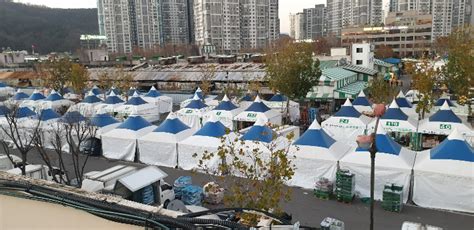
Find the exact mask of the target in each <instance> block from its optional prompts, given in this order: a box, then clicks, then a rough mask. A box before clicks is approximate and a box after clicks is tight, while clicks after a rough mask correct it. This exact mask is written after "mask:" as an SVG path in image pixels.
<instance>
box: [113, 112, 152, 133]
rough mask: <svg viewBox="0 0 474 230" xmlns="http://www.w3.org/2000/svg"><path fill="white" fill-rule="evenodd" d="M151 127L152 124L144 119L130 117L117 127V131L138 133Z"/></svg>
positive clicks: (134, 116) (135, 116)
mask: <svg viewBox="0 0 474 230" xmlns="http://www.w3.org/2000/svg"><path fill="white" fill-rule="evenodd" d="M149 126H151V124H150V122H148V121H147V120H145V119H144V118H143V117H141V116H137V115H130V116H129V117H128V118H127V120H125V121H124V122H123V123H122V124H120V125H119V126H118V127H117V129H129V130H133V131H138V130H140V129H143V128H146V127H149Z"/></svg>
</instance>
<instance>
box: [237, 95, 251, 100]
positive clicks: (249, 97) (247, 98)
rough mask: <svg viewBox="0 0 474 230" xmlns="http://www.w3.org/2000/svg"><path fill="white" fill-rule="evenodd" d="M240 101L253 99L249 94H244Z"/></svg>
mask: <svg viewBox="0 0 474 230" xmlns="http://www.w3.org/2000/svg"><path fill="white" fill-rule="evenodd" d="M240 101H253V100H252V96H250V94H245V96H244V97H242V99H240Z"/></svg>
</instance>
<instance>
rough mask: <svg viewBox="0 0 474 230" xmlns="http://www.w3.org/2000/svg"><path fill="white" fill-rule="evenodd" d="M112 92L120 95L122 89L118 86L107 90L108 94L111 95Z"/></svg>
mask: <svg viewBox="0 0 474 230" xmlns="http://www.w3.org/2000/svg"><path fill="white" fill-rule="evenodd" d="M112 92H114V94H115V95H120V90H118V89H117V88H115V87H113V86H112V88H110V89H109V90H107V92H106V94H107V95H110V94H111V93H112Z"/></svg>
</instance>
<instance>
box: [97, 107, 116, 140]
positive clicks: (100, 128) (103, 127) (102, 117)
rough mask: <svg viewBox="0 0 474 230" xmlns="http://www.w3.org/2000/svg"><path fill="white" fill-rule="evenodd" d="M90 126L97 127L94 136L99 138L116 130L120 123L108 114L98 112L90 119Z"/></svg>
mask: <svg viewBox="0 0 474 230" xmlns="http://www.w3.org/2000/svg"><path fill="white" fill-rule="evenodd" d="M90 124H91V125H92V126H95V127H97V132H96V135H97V136H98V137H101V136H102V134H103V133H106V132H108V131H110V130H112V129H115V128H117V127H118V126H119V125H120V122H119V121H117V120H116V119H115V118H113V117H112V116H110V114H108V113H103V112H98V113H96V114H95V115H94V116H93V117H92V118H91V119H90Z"/></svg>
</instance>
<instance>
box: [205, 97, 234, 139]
mask: <svg viewBox="0 0 474 230" xmlns="http://www.w3.org/2000/svg"><path fill="white" fill-rule="evenodd" d="M241 111H242V109H240V108H239V107H238V106H236V105H234V103H232V102H231V101H230V100H229V98H228V97H227V95H224V98H223V99H222V101H221V102H220V103H219V105H217V107H215V108H214V109H213V110H211V111H209V112H208V113H206V114H205V117H206V118H207V119H208V118H209V117H211V115H212V114H214V115H215V116H216V117H217V120H219V121H220V122H221V123H222V124H224V125H225V126H226V127H227V128H229V129H231V130H233V129H234V125H233V119H234V116H236V115H237V114H239V113H240V112H241Z"/></svg>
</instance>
